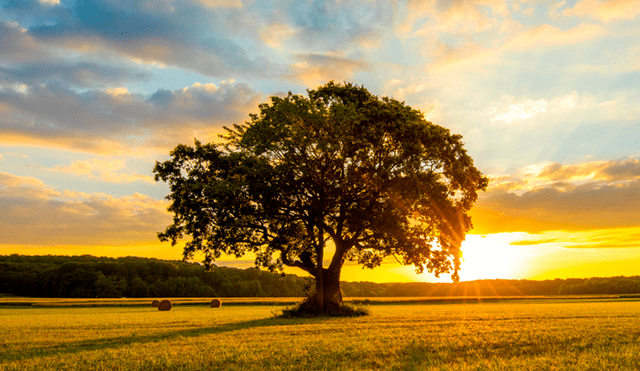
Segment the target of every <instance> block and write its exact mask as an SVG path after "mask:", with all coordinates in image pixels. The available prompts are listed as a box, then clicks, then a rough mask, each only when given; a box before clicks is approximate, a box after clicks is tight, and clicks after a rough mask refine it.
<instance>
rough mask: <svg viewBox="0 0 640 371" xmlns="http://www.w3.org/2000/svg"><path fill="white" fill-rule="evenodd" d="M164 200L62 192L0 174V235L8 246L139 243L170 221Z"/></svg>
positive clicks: (151, 238) (153, 237) (151, 239)
mask: <svg viewBox="0 0 640 371" xmlns="http://www.w3.org/2000/svg"><path fill="white" fill-rule="evenodd" d="M167 206H168V204H167V202H166V201H161V200H156V199H153V198H151V197H149V196H145V195H141V194H139V193H135V194H132V195H129V196H124V197H114V196H111V195H107V194H103V193H94V194H88V193H80V192H70V191H64V192H59V191H56V190H54V189H52V187H50V186H47V185H46V184H44V183H43V182H42V181H40V180H38V179H36V178H33V177H20V176H16V175H12V174H9V173H4V172H0V208H2V210H3V218H1V219H0V235H2V236H3V244H8V245H12V244H13V245H47V246H51V245H109V244H116V245H135V244H140V243H149V242H155V241H156V232H158V231H160V230H163V229H164V227H166V225H168V224H169V223H170V220H171V216H170V215H169V213H168V212H167V211H166V208H167Z"/></svg>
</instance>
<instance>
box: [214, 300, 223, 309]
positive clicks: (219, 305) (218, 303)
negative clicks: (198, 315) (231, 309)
mask: <svg viewBox="0 0 640 371" xmlns="http://www.w3.org/2000/svg"><path fill="white" fill-rule="evenodd" d="M221 306H222V302H221V301H220V300H219V299H213V300H211V308H220V307H221Z"/></svg>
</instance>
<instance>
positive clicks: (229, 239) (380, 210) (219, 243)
mask: <svg viewBox="0 0 640 371" xmlns="http://www.w3.org/2000/svg"><path fill="white" fill-rule="evenodd" d="M250 117H251V120H250V121H249V122H246V123H244V124H238V125H234V127H233V128H230V129H227V134H226V137H225V138H226V142H225V143H224V144H221V145H216V144H213V143H209V144H201V143H200V142H198V141H196V142H195V146H194V147H189V146H186V145H182V144H181V145H178V146H177V147H176V148H175V149H174V150H173V151H172V152H171V156H172V159H171V160H169V161H165V162H163V163H160V162H157V163H156V166H155V168H154V173H155V179H156V180H158V181H159V180H162V181H164V182H166V183H168V184H169V186H170V189H171V193H170V194H169V195H168V196H167V199H168V200H169V201H171V206H170V207H169V210H170V211H171V212H173V214H174V219H173V224H172V225H170V226H168V227H167V228H166V230H165V231H164V232H162V233H159V238H160V239H161V240H163V241H171V242H172V243H173V244H175V243H177V241H178V239H180V238H183V237H188V238H189V239H188V241H187V243H186V247H185V250H184V256H185V258H186V259H190V258H192V257H193V255H194V253H195V252H196V251H202V252H204V254H205V264H207V265H210V264H212V262H213V261H215V259H217V258H219V257H220V256H221V254H227V255H232V256H236V257H241V256H243V255H245V254H246V253H254V254H255V256H256V260H255V263H256V265H257V266H259V267H265V268H267V269H269V270H282V269H283V266H284V265H287V266H293V267H298V268H300V269H303V270H305V271H306V272H308V273H309V274H310V275H312V276H314V277H316V278H317V277H318V275H319V274H321V272H322V271H323V268H322V262H323V257H324V255H323V252H324V249H325V246H326V244H327V241H330V242H331V243H332V245H333V246H334V247H335V254H334V256H333V258H332V259H331V263H330V265H329V267H328V268H327V270H328V272H332V274H331V277H332V279H333V280H337V279H339V272H340V270H341V268H342V265H343V264H344V261H345V260H350V261H356V262H358V263H359V264H361V265H363V266H365V267H368V268H374V267H376V266H379V265H380V264H381V263H382V261H383V259H384V258H385V257H387V256H395V257H396V258H398V259H402V262H403V263H404V264H407V265H411V264H412V265H414V266H415V268H416V270H417V271H418V272H422V271H423V270H424V269H425V268H426V269H427V270H428V271H429V272H433V273H434V274H435V275H436V276H438V275H439V274H441V273H451V275H452V277H453V279H454V280H457V279H458V273H457V272H458V269H459V266H460V255H461V254H460V244H461V242H462V241H463V240H464V238H465V234H466V233H467V231H468V230H469V229H470V228H471V221H470V218H469V216H468V215H467V212H468V211H469V209H470V208H471V206H472V205H473V203H474V202H475V201H476V199H477V192H478V191H479V190H484V189H485V188H486V186H487V183H488V180H487V178H485V177H484V176H482V174H481V173H480V172H479V171H478V170H477V169H476V168H475V167H474V166H473V161H472V159H471V158H470V157H469V156H468V155H467V152H466V150H465V149H464V148H463V143H462V138H461V136H460V135H453V134H451V133H450V132H449V130H448V129H445V128H443V127H441V126H438V125H434V124H432V123H431V122H428V121H426V120H425V119H424V116H423V114H422V113H421V112H419V111H417V110H415V109H413V108H411V107H408V106H406V105H405V104H404V103H403V102H399V101H397V100H395V99H391V98H387V97H383V98H378V97H376V96H374V95H372V94H371V93H369V92H368V91H367V90H366V89H365V88H364V87H359V86H356V85H351V84H345V85H337V84H334V83H333V82H329V83H328V84H326V85H324V86H321V87H320V88H318V90H310V91H308V96H307V97H304V96H300V95H294V94H291V93H289V94H288V95H287V96H286V97H284V98H280V97H275V96H274V97H271V102H270V103H264V104H261V105H260V112H259V113H258V114H252V115H250ZM334 284H335V285H334V286H335V287H337V286H339V283H338V281H336V282H334ZM325 286H327V285H325Z"/></svg>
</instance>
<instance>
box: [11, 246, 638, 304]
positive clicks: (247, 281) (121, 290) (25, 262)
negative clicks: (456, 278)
mask: <svg viewBox="0 0 640 371" xmlns="http://www.w3.org/2000/svg"><path fill="white" fill-rule="evenodd" d="M373 274H375V271H372V275H373ZM309 283H310V281H309V278H305V277H299V276H296V275H291V274H287V275H284V276H283V275H281V274H277V273H270V272H266V271H261V270H258V269H256V268H247V269H237V268H228V267H214V268H213V269H212V270H211V271H206V270H205V269H204V267H203V266H202V265H200V264H197V263H187V262H182V261H166V260H158V259H148V258H138V257H125V258H105V257H94V256H90V255H83V256H52V255H47V256H25V255H8V256H7V255H0V293H2V294H12V295H17V296H32V297H66V298H94V297H99V298H109V297H132V298H133V297H299V296H303V295H304V293H305V287H306V286H308V285H309ZM342 291H343V293H344V296H346V297H429V296H431V297H448V296H520V295H522V296H532V295H593V294H636V293H640V276H633V277H607V278H588V279H579V278H575V279H555V280H544V281H534V280H504V279H499V280H477V281H467V282H458V283H426V282H407V283H373V282H342Z"/></svg>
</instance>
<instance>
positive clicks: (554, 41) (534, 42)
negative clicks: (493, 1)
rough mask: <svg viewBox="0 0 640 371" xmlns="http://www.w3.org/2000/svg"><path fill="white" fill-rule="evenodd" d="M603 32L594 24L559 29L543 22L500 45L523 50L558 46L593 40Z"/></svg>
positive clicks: (505, 47)
mask: <svg viewBox="0 0 640 371" xmlns="http://www.w3.org/2000/svg"><path fill="white" fill-rule="evenodd" d="M605 33H606V30H605V29H604V28H603V27H601V26H599V25H596V24H586V23H582V24H580V25H578V26H576V27H574V28H571V29H568V30H561V29H558V28H556V27H553V26H551V25H548V24H543V25H542V26H539V27H536V28H534V29H530V30H526V31H523V32H521V33H519V34H517V35H515V36H514V37H513V38H511V39H510V40H509V41H508V42H506V43H505V44H504V45H503V46H502V49H503V50H515V51H523V50H531V49H537V50H539V49H541V48H544V47H559V46H565V45H570V44H578V43H582V42H585V41H589V40H593V39H595V38H596V37H599V36H602V35H604V34H605Z"/></svg>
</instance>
